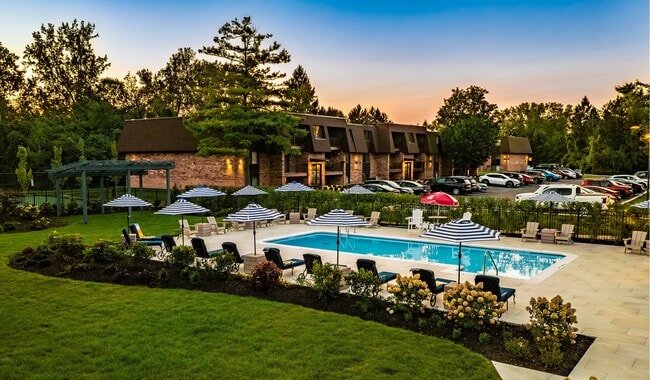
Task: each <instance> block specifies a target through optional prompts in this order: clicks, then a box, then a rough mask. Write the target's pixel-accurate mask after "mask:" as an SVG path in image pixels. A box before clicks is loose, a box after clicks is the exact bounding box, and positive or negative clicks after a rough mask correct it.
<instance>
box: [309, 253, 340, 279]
mask: <svg viewBox="0 0 650 380" xmlns="http://www.w3.org/2000/svg"><path fill="white" fill-rule="evenodd" d="M302 258H303V259H304V261H305V271H304V272H303V275H305V276H306V275H312V274H313V273H314V263H319V264H320V265H323V259H322V258H321V257H320V255H317V254H315V253H305V254H303V255H302ZM328 265H332V266H338V267H347V265H343V264H338V265H336V264H330V263H328Z"/></svg>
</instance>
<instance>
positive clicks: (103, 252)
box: [83, 239, 124, 263]
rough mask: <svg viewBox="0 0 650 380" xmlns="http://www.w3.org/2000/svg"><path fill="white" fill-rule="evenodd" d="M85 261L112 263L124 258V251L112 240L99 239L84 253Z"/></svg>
mask: <svg viewBox="0 0 650 380" xmlns="http://www.w3.org/2000/svg"><path fill="white" fill-rule="evenodd" d="M83 256H84V257H83V260H84V261H85V262H90V263H110V262H112V261H115V260H116V259H118V258H121V257H124V250H123V249H122V247H121V246H120V245H119V244H116V243H114V242H112V241H110V240H106V239H99V240H97V241H95V243H93V244H92V245H91V246H89V247H87V248H86V249H85V250H84V252H83Z"/></svg>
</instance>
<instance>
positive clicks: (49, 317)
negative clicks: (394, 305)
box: [0, 212, 498, 379]
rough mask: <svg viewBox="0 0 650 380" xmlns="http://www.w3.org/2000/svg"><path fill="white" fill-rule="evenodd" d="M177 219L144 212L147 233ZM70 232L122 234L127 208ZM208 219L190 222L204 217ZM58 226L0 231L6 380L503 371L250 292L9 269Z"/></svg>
mask: <svg viewBox="0 0 650 380" xmlns="http://www.w3.org/2000/svg"><path fill="white" fill-rule="evenodd" d="M177 219H178V218H177V217H172V216H170V217H166V216H159V215H155V216H154V215H153V214H152V213H151V212H136V213H134V217H133V218H132V221H134V222H139V223H140V224H141V225H142V226H143V228H145V226H146V229H145V231H144V232H145V233H146V234H151V235H154V234H161V233H169V232H172V231H173V230H174V229H175V228H177V226H178V224H177V222H176V220H177ZM67 220H68V221H69V222H70V224H69V225H67V226H65V227H63V228H58V229H57V230H58V231H59V232H62V233H80V234H82V236H84V241H85V242H86V243H90V242H92V241H94V240H95V239H97V238H109V239H113V240H118V239H119V229H120V228H122V227H123V226H125V224H126V216H125V214H124V213H117V214H109V215H91V216H90V219H89V223H88V224H87V225H84V224H83V223H82V218H81V217H71V218H69V219H67ZM198 220H200V218H196V219H191V221H198ZM52 231H53V230H47V231H38V232H30V233H13V234H10V233H5V234H0V288H1V289H2V297H0V378H2V379H24V378H111V379H116V378H129V379H131V378H143V379H144V378H155V379H160V378H166V379H177V378H232V379H239V378H242V379H248V378H283V379H314V378H346V379H347V378H364V379H365V378H428V379H436V378H440V379H490V378H494V379H497V378H498V375H497V373H496V371H495V370H494V369H493V368H492V365H491V364H490V362H489V361H487V360H486V359H485V358H483V357H481V356H479V355H476V354H473V353H471V352H469V351H467V350H466V349H464V348H462V347H461V346H458V345H456V344H453V343H450V342H448V341H445V340H440V339H437V338H433V337H428V336H423V335H419V334H416V333H412V332H408V331H403V330H399V329H394V328H389V327H386V326H383V325H379V324H376V323H372V322H365V321H362V320H360V319H358V318H353V317H349V316H343V315H337V314H333V313H325V312H319V311H315V310H311V309H307V308H303V307H299V306H294V305H289V304H283V303H275V302H269V301H263V300H258V299H254V298H246V297H236V296H230V295H223V294H216V293H203V292H198V291H187V290H169V289H165V290H161V289H149V288H146V287H125V286H117V285H107V284H97V283H87V282H80V281H71V280H66V279H58V278H48V277H43V276H40V275H35V274H31V273H27V272H23V271H17V270H13V269H11V268H9V267H7V261H8V259H9V257H10V256H11V255H13V253H14V252H16V251H20V250H21V249H22V248H23V247H25V246H29V245H31V246H36V245H38V244H39V243H40V242H42V241H43V240H44V239H45V238H46V237H47V236H48V235H49V234H50V233H51V232H52Z"/></svg>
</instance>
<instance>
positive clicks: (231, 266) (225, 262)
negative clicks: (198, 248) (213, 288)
mask: <svg viewBox="0 0 650 380" xmlns="http://www.w3.org/2000/svg"><path fill="white" fill-rule="evenodd" d="M203 267H204V269H205V272H206V274H207V276H208V277H209V278H214V279H217V280H227V279H228V276H229V275H230V274H231V273H235V272H237V270H238V268H239V264H238V263H237V262H236V261H235V255H233V254H232V253H230V252H225V253H223V254H221V255H217V256H215V257H214V258H213V260H212V265H210V264H207V263H206V264H205V265H203Z"/></svg>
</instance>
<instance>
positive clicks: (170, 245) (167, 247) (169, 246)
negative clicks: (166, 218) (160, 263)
mask: <svg viewBox="0 0 650 380" xmlns="http://www.w3.org/2000/svg"><path fill="white" fill-rule="evenodd" d="M160 240H162V243H163V245H162V248H163V249H161V250H160V252H158V258H159V259H160V260H162V259H164V258H165V256H167V255H170V254H171V253H172V250H173V249H174V247H176V241H174V237H173V236H172V235H160Z"/></svg>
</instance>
